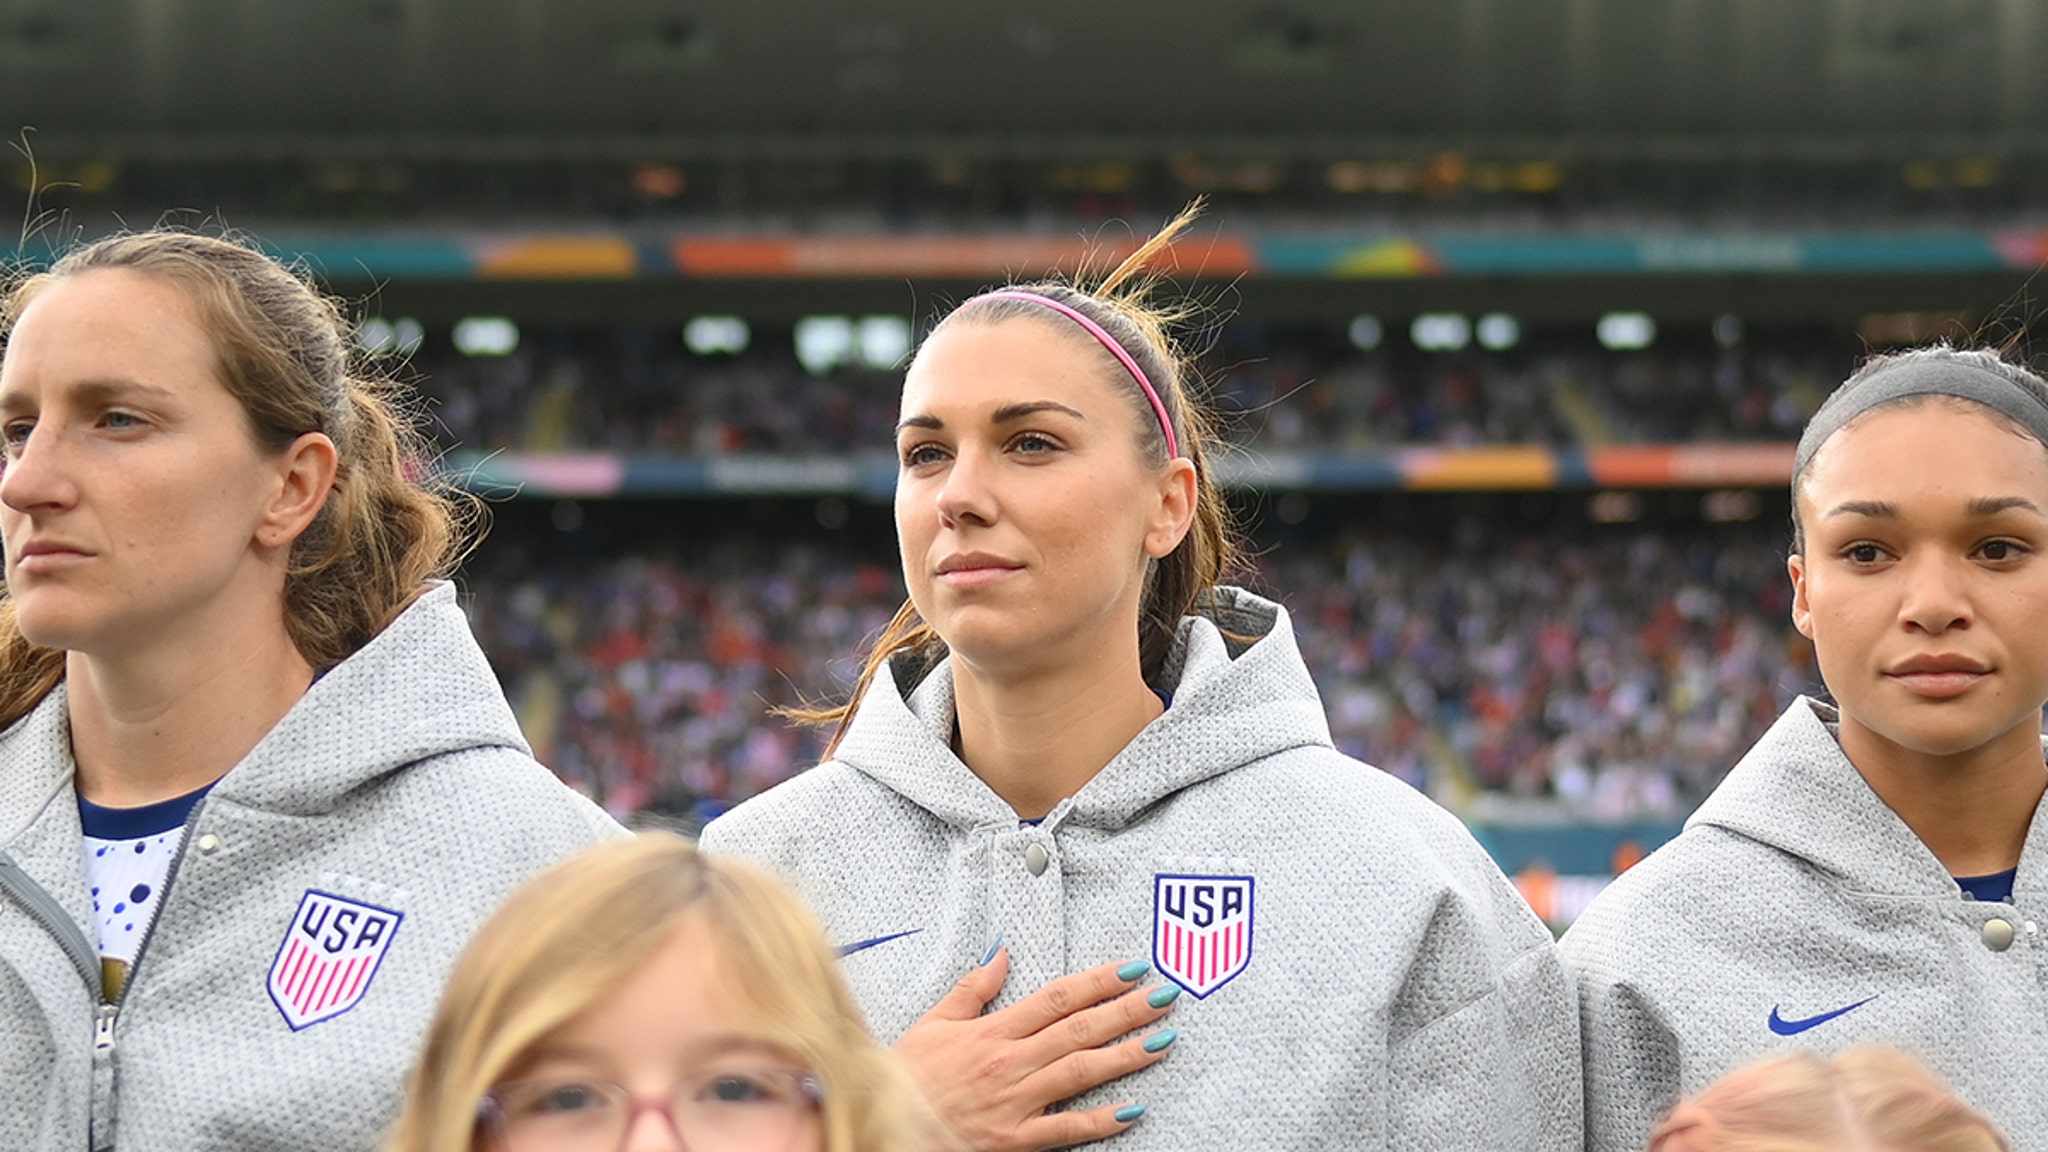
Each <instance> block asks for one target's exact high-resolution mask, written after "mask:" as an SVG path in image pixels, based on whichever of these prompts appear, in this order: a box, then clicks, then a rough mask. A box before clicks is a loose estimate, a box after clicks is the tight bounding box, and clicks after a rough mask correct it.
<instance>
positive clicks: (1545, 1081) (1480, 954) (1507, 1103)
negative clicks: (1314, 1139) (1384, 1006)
mask: <svg viewBox="0 0 2048 1152" xmlns="http://www.w3.org/2000/svg"><path fill="white" fill-rule="evenodd" d="M1498 888H1499V891H1497V892H1489V893H1487V896H1488V897H1490V899H1488V900H1487V904H1489V905H1490V906H1491V907H1490V909H1488V910H1489V911H1491V912H1492V913H1493V915H1485V914H1482V913H1481V910H1480V909H1475V908H1473V907H1472V906H1470V905H1469V904H1467V903H1466V902H1464V901H1463V900H1457V899H1451V900H1446V901H1445V902H1444V903H1443V905H1442V906H1440V907H1439V909H1438V913H1437V915H1436V917H1435V921H1434V923H1433V924H1432V925H1431V927H1430V930H1429V932H1428V933H1427V934H1426V935H1425V936H1424V938H1423V939H1422V941H1421V947H1420V948H1419V949H1418V950H1417V953H1416V956H1417V960H1416V963H1415V965H1414V967H1413V968H1411V970H1410V972H1409V975H1408V978H1407V980H1406V981H1405V982H1404V985H1403V988H1402V991H1401V995H1400V997H1399V998H1398V999H1397V1000H1396V1002H1395V1003H1394V1005H1393V1006H1392V1023H1393V1029H1392V1032H1391V1034H1390V1036H1389V1053H1388V1067H1389V1071H1390V1073H1391V1075H1390V1080H1391V1083H1390V1085H1389V1087H1390V1091H1391V1099H1392V1100H1393V1102H1394V1103H1393V1111H1394V1116H1393V1125H1392V1127H1391V1139H1390V1140H1389V1141H1388V1146H1389V1147H1392V1148H1415V1149H1432V1148H1479V1147H1483V1148H1515V1149H1531V1150H1538V1152H1578V1149H1579V1141H1580V1138H1581V1123H1580V1104H1581V1095H1580V1086H1579V1027H1578V1025H1579V1018H1578V1012H1577V1005H1576V998H1575V994H1574V991H1573V987H1572V978H1571V974H1570V972H1569V971H1568V970H1567V969H1566V967H1565V964H1564V958H1563V956H1562V954H1561V953H1560V952H1559V951H1558V949H1557V945H1556V944H1554V943H1553V942H1551V940H1550V934H1549V932H1548V931H1547V930H1545V929H1544V928H1543V927H1542V926H1541V925H1540V924H1539V923H1537V921H1536V919H1535V917H1534V915H1533V914H1531V913H1530V912H1529V911H1528V909H1527V908H1526V907H1522V906H1520V897H1519V896H1517V895H1516V894H1515V892H1514V890H1513V888H1511V887H1509V886H1508V884H1507V882H1506V880H1505V879H1501V880H1499V881H1498ZM1513 945H1519V946H1520V947H1521V951H1519V952H1515V951H1513V950H1512V946H1513Z"/></svg>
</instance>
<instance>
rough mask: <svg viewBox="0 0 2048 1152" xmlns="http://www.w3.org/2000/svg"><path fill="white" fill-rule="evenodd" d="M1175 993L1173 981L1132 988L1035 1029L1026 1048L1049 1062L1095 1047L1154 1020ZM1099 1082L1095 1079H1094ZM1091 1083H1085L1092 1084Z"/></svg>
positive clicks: (1169, 1005)
mask: <svg viewBox="0 0 2048 1152" xmlns="http://www.w3.org/2000/svg"><path fill="white" fill-rule="evenodd" d="M1179 996H1180V987H1179V985H1176V984H1162V985H1159V986H1158V987H1155V988H1144V987H1138V988H1132V989H1130V991H1128V992H1125V993H1124V994H1123V995H1121V996H1118V997H1116V998H1115V999H1113V1000H1108V1001H1105V1002H1103V1003H1101V1004H1097V1005H1095V1006H1094V1007H1091V1008H1085V1009H1082V1010H1081V1011H1079V1012H1076V1013H1074V1014H1073V1015H1071V1016H1068V1017H1066V1018H1064V1019H1062V1020H1056V1021H1054V1022H1053V1023H1051V1024H1049V1025H1047V1026H1046V1027H1044V1028H1041V1029H1039V1031H1038V1033H1037V1034H1036V1035H1034V1036H1032V1037H1031V1038H1030V1040H1029V1045H1028V1047H1029V1050H1030V1051H1031V1052H1032V1054H1033V1057H1034V1062H1035V1063H1039V1064H1043V1065H1048V1066H1049V1065H1051V1064H1053V1063H1054V1062H1055V1061H1057V1060H1060V1059H1061V1058H1063V1057H1065V1056H1066V1055H1068V1054H1069V1053H1074V1052H1086V1051H1089V1050H1090V1049H1099V1048H1101V1047H1102V1046H1103V1045H1105V1044H1108V1043H1109V1042H1110V1041H1112V1040H1115V1039H1116V1038H1117V1037H1119V1036H1127V1035H1129V1034H1131V1033H1133V1032H1136V1031H1137V1030H1138V1029H1140V1028H1146V1027H1150V1026H1151V1025H1152V1024H1155V1023H1157V1022H1158V1021H1159V1019H1160V1018H1161V1017H1163V1016H1165V1015H1166V1014H1167V1013H1168V1012H1170V1011H1172V1010H1173V1003H1174V1001H1175V1000H1176V999H1178V998H1179ZM1099 1083H1101V1081H1099V1080H1098V1081H1096V1082H1095V1084H1099ZM1095 1084H1089V1085H1087V1087H1090V1088H1093V1087H1095ZM1071 1095H1073V1093H1071V1092H1068V1093H1063V1094H1062V1095H1060V1096H1056V1097H1054V1099H1060V1100H1063V1099H1065V1098H1066V1097H1067V1096H1071Z"/></svg>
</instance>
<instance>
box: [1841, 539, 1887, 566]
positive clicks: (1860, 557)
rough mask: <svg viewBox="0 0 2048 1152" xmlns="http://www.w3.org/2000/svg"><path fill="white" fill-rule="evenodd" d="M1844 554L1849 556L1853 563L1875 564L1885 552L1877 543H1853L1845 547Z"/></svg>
mask: <svg viewBox="0 0 2048 1152" xmlns="http://www.w3.org/2000/svg"><path fill="white" fill-rule="evenodd" d="M1842 555H1844V556H1846V557H1848V558H1849V562H1850V563H1852V564H1875V563H1877V562H1878V560H1879V559H1880V558H1882V557H1883V555H1884V553H1882V552H1880V551H1879V550H1878V547H1877V545H1875V544H1851V545H1849V547H1847V548H1846V549H1843V551H1842Z"/></svg>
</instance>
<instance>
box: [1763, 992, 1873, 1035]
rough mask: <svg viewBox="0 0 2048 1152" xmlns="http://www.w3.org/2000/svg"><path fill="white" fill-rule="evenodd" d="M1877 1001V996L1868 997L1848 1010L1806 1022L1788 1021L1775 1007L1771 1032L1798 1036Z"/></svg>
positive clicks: (1813, 1018) (1837, 1010)
mask: <svg viewBox="0 0 2048 1152" xmlns="http://www.w3.org/2000/svg"><path fill="white" fill-rule="evenodd" d="M1875 999H1877V997H1875V996H1870V997H1866V998H1864V999H1862V1000H1858V1001H1857V1002H1855V1003H1854V1004H1851V1005H1849V1006H1848V1007H1847V1008H1837V1009H1835V1010H1834V1011H1833V1012H1823V1013H1821V1014H1820V1015H1818V1016H1808V1017H1807V1018H1806V1019H1804V1020H1787V1019H1785V1018H1784V1017H1783V1016H1780V1015H1778V1009H1777V1008H1776V1006H1773V1007H1772V1008H1771V1031H1773V1032H1776V1033H1777V1034H1778V1035H1780V1036H1797V1035H1799V1034H1800V1033H1801V1032H1804V1031H1806V1030H1807V1029H1809V1028H1818V1027H1820V1026H1821V1025H1823V1024H1825V1023H1827V1022H1828V1021H1830V1020H1833V1019H1834V1018H1835V1017H1837V1016H1846V1015H1848V1014H1849V1013H1851V1012H1854V1011H1855V1010H1857V1009H1858V1008H1861V1007H1863V1006H1864V1005H1865V1004H1868V1003H1870V1002H1871V1001H1872V1000H1875Z"/></svg>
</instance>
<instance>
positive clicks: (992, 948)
mask: <svg viewBox="0 0 2048 1152" xmlns="http://www.w3.org/2000/svg"><path fill="white" fill-rule="evenodd" d="M1002 950H1003V934H1002V933H1001V932H998V933H996V938H995V939H994V940H993V941H991V942H990V943H989V946H988V955H986V956H983V957H982V958H981V963H980V964H978V965H976V967H980V968H986V967H988V966H989V965H990V964H992V963H994V962H995V958H996V953H998V952H1001V951H1002Z"/></svg>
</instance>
